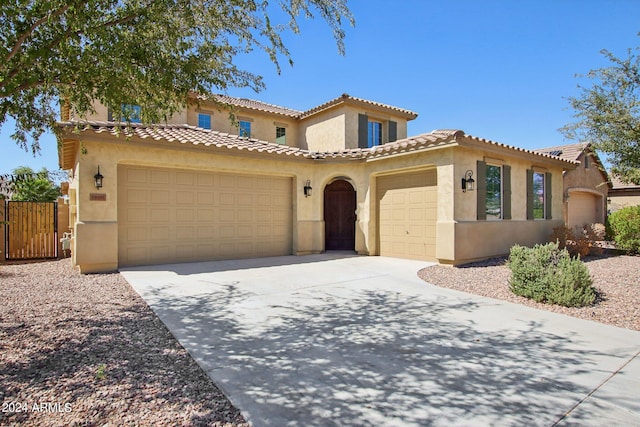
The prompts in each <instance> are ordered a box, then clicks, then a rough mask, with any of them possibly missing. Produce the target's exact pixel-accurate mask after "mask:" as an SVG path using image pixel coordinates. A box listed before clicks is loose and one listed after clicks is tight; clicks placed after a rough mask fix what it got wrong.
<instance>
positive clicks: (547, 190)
mask: <svg viewBox="0 0 640 427" xmlns="http://www.w3.org/2000/svg"><path fill="white" fill-rule="evenodd" d="M551 200H552V198H551V173H550V172H547V173H545V174H544V209H545V213H544V218H545V219H551V207H552V206H551Z"/></svg>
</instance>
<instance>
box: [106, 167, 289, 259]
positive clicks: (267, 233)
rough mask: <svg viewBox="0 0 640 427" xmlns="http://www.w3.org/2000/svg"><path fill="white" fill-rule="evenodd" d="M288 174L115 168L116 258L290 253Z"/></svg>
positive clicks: (174, 257)
mask: <svg viewBox="0 0 640 427" xmlns="http://www.w3.org/2000/svg"><path fill="white" fill-rule="evenodd" d="M291 199H292V180H291V178H287V177H274V176H262V175H240V174H230V173H218V172H200V171H189V170H178V169H160V168H146V167H133V166H120V167H119V168H118V264H119V265H121V266H126V265H144V264H154V263H166V262H189V261H203V260H217V259H232V258H248V257H261V256H278V255H289V254H291V242H292V203H291V202H292V200H291Z"/></svg>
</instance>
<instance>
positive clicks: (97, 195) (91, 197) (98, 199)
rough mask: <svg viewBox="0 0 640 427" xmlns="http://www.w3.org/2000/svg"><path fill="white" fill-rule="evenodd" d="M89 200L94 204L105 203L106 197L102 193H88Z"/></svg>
mask: <svg viewBox="0 0 640 427" xmlns="http://www.w3.org/2000/svg"><path fill="white" fill-rule="evenodd" d="M89 200H92V201H94V202H106V201H107V195H106V194H104V193H90V194H89Z"/></svg>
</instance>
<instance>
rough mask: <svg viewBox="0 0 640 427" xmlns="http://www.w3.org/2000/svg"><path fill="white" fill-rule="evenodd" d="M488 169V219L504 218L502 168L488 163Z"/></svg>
mask: <svg viewBox="0 0 640 427" xmlns="http://www.w3.org/2000/svg"><path fill="white" fill-rule="evenodd" d="M486 171H487V173H486V189H487V190H486V191H487V203H486V204H485V214H486V219H502V168H501V167H500V166H493V165H487V169H486Z"/></svg>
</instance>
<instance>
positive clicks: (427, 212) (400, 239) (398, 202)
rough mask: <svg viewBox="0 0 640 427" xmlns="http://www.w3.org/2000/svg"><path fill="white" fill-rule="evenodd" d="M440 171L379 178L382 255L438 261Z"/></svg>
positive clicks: (433, 170)
mask: <svg viewBox="0 0 640 427" xmlns="http://www.w3.org/2000/svg"><path fill="white" fill-rule="evenodd" d="M436 185H437V178H436V170H435V169H432V170H428V171H420V172H413V173H404V174H400V175H389V176H382V177H378V179H377V196H378V206H379V234H380V255H383V256H391V257H398V258H410V259H421V260H430V259H435V257H436V220H437V205H438V204H437V200H438V199H437V197H438V195H437V186H436Z"/></svg>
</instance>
